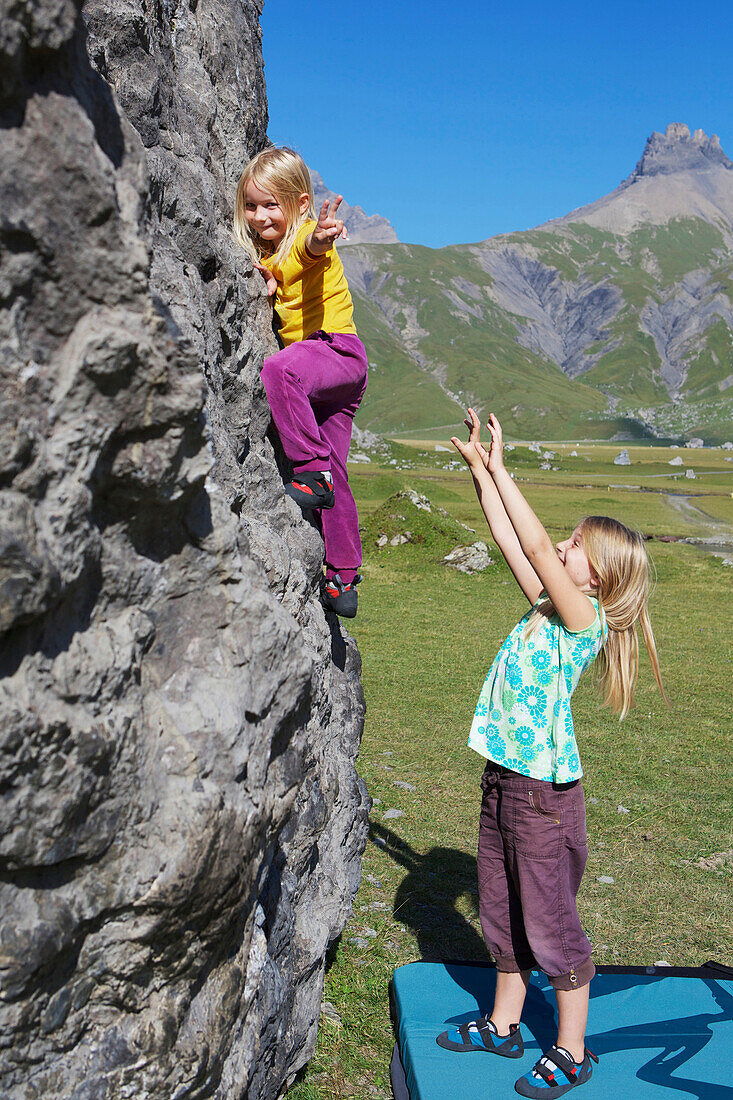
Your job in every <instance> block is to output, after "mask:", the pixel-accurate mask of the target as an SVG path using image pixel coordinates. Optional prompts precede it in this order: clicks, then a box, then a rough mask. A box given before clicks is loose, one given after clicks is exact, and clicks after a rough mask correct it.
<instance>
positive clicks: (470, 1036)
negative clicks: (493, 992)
mask: <svg viewBox="0 0 733 1100" xmlns="http://www.w3.org/2000/svg"><path fill="white" fill-rule="evenodd" d="M435 1041H436V1043H437V1044H438V1046H439V1047H444V1048H445V1049H446V1050H457V1051H459V1052H460V1053H462V1054H470V1053H472V1052H473V1051H474V1050H483V1051H484V1052H485V1053H486V1054H499V1055H501V1057H502V1058H521V1057H522V1055H523V1054H524V1040H523V1039H522V1033H521V1032H520V1030H519V1024H510V1025H509V1034H508V1035H507V1036H506V1037H505V1036H503V1035H499V1034H498V1033H497V1030H496V1027H495V1026H494V1024H493V1023H492V1021H491V1020H490V1019H488V1017H486V1016H479V1018H478V1019H477V1020H469V1022H468V1023H467V1024H461V1026H460V1027H459V1028H458V1029H457V1030H456V1031H444V1032H442V1034H440V1035H439V1036H438V1037H437V1039H436V1040H435Z"/></svg>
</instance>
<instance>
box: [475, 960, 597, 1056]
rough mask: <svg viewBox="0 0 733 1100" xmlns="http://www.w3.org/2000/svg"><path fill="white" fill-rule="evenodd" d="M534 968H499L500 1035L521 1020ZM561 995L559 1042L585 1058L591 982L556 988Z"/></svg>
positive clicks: (496, 1013)
mask: <svg viewBox="0 0 733 1100" xmlns="http://www.w3.org/2000/svg"><path fill="white" fill-rule="evenodd" d="M531 973H532V972H531V970H523V971H521V973H518V974H508V973H506V972H505V971H503V970H497V972H496V994H495V995H494V1007H493V1009H492V1011H491V1017H490V1018H491V1020H492V1022H493V1024H494V1026H495V1028H496V1030H497V1032H498V1034H499V1035H508V1034H509V1025H510V1024H518V1023H519V1020H520V1018H521V1015H522V1008H523V1007H524V998H525V996H526V994H527V986H528V984H529V977H530V974H531ZM555 993H556V995H557V1015H558V1027H557V1046H559V1047H563V1048H564V1049H565V1050H567V1051H569V1052H570V1054H571V1055H572V1056H573V1059H574V1061H576V1062H582V1061H583V1058H584V1056H585V1031H586V1027H587V1024H588V1000H589V996H590V984H588V985H584V986H581V988H580V989H556V990H555Z"/></svg>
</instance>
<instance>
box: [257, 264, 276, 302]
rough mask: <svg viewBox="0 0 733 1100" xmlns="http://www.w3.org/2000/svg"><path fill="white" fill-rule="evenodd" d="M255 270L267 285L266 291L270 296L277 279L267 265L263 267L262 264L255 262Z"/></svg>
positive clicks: (273, 291) (274, 289) (274, 288)
mask: <svg viewBox="0 0 733 1100" xmlns="http://www.w3.org/2000/svg"><path fill="white" fill-rule="evenodd" d="M254 267H255V271H259V273H260V275H261V276H262V278H263V279H264V280H265V286H266V287H267V293H268V295H269V297H270V298H271V297H272V296H273V294H274V293H275V291H276V290H277V279H276V278H275V276H274V275H273V274H272V272H271V271H270V269H269V267H265V265H264V264H255V265H254Z"/></svg>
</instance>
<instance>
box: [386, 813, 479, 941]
mask: <svg viewBox="0 0 733 1100" xmlns="http://www.w3.org/2000/svg"><path fill="white" fill-rule="evenodd" d="M369 840H370V841H371V843H372V844H374V845H375V846H376V847H378V848H379V849H380V850H381V851H383V852H384V853H385V855H386V856H388V858H389V859H391V860H393V862H394V863H398V864H399V865H400V866H401V867H404V868H405V869H406V871H407V874H406V876H405V877H404V878H403V880H402V882H401V883H400V885H399V886H398V888H397V892H396V894H395V899H394V919H395V920H396V921H399V922H400V924H403V925H405V926H406V927H407V928H409V929H411V931H412V932H413V933H414V935H415V938H416V939H417V942H418V946H419V948H420V955H421V957H422V958H423V959H426V960H431V959H433V960H435V959H445V958H448V957H450V958H456V957H460V958H462V959H466V960H471V959H476V960H479V961H486V960H487V959H488V958H489V954H488V951H487V950H486V947H485V945H484V941H483V939H482V937H481V935H480V934H479V933H478V932H477V931H476V929H475V928H474V927H473V925H472V924H471V922H470V921H469V920H467V919H466V917H464V916H463V914H462V913H460V912H459V910H458V906H457V902H458V899H459V898H461V897H464V896H467V897H468V898H469V904H470V906H471V911H472V915H473V916H474V917H475V918H478V892H477V886H476V882H477V879H476V859H475V858H474V857H473V856H468V855H466V853H465V852H461V851H459V850H458V849H457V848H431V850H430V851H429V852H426V853H425V854H424V855H421V854H420V853H419V852H416V851H415V850H414V848H411V847H410V845H409V844H407V843H406V842H405V841H404V840H402V838H401V837H399V836H398V835H397V834H396V833H395V832H393V831H392V830H391V829H389V828H387V826H385V825H382V824H380V823H379V822H372V824H371V827H370V830H369Z"/></svg>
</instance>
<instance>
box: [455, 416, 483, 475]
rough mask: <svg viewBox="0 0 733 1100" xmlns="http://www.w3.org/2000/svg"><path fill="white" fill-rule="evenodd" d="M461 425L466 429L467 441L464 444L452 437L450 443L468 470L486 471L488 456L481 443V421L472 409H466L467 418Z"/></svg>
mask: <svg viewBox="0 0 733 1100" xmlns="http://www.w3.org/2000/svg"><path fill="white" fill-rule="evenodd" d="M463 423H464V424H465V425H466V427H467V428H468V441H467V442H466V443H464V442H463V441H462V440H460V439H458V437H457V436H455V435H454V436H452V437H451V443H452V444H453V446H454V447H455V449H456V450H457V451H458V453H459V455H460V456H461V458H462V459H463V461H464V462H465V463H466V465H467V466H468V467H469V468H471V469H478V468H479V467H480V466H483V467H484V469H485V470H488V468H489V455H488V454H487V452H486V448H485V447H484V445H483V443H482V442H481V421H480V420H479V418H478V416H477V415H476V413H475V412H474V410H473V409H468V416H467V417H466V419H465V420H464V421H463Z"/></svg>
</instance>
